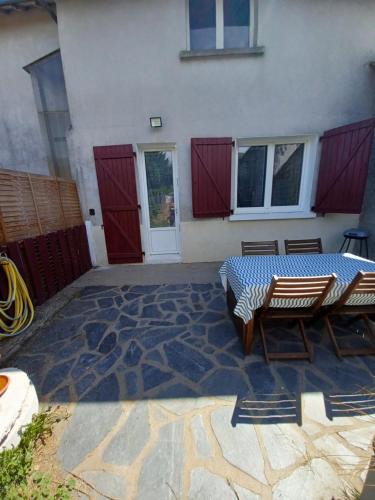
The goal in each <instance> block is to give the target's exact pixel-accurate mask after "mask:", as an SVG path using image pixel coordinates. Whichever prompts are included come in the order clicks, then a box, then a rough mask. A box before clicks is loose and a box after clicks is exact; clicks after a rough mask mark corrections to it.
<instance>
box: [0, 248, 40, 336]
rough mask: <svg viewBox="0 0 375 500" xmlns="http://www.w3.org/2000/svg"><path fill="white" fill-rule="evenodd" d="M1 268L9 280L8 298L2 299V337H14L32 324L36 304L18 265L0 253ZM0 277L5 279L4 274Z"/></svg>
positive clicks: (0, 311) (0, 302)
mask: <svg viewBox="0 0 375 500" xmlns="http://www.w3.org/2000/svg"><path fill="white" fill-rule="evenodd" d="M0 268H1V269H2V270H3V271H4V275H5V279H6V280H7V281H8V296H7V298H6V300H4V301H2V300H0V338H5V337H14V336H15V335H19V334H20V333H22V332H23V331H24V330H26V328H28V327H29V326H30V324H31V322H32V320H33V319H34V306H33V303H32V302H31V299H30V295H29V292H28V290H27V287H26V284H25V282H24V280H23V278H22V276H21V275H20V273H19V271H18V269H17V266H16V265H15V263H14V262H13V261H12V260H11V259H9V258H8V257H7V256H6V255H4V254H0ZM0 279H3V274H1V275H0ZM12 306H13V309H12Z"/></svg>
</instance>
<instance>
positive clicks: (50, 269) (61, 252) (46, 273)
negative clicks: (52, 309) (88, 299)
mask: <svg viewBox="0 0 375 500" xmlns="http://www.w3.org/2000/svg"><path fill="white" fill-rule="evenodd" d="M4 248H5V251H6V253H7V255H8V256H9V257H10V258H11V259H12V260H13V261H14V262H15V264H16V265H17V267H18V270H19V271H20V273H21V275H22V277H23V278H24V280H25V282H26V285H27V287H28V290H29V293H30V296H31V298H32V300H33V302H34V303H35V304H36V305H40V304H43V302H45V301H46V300H47V299H49V298H50V297H52V296H53V295H55V294H56V293H57V292H58V291H59V290H61V289H62V288H64V286H66V285H68V284H69V283H71V282H72V281H73V280H74V279H76V278H78V277H79V276H81V275H82V274H84V273H85V272H86V271H88V270H89V269H90V268H91V259H90V253H89V250H88V243H87V234H86V228H85V226H84V225H82V226H76V227H74V228H70V229H67V230H61V231H58V232H53V233H49V234H46V235H42V236H37V237H35V238H28V239H26V240H21V241H16V242H12V243H9V244H8V245H7V246H6V247H4ZM1 292H2V295H4V290H2V291H1Z"/></svg>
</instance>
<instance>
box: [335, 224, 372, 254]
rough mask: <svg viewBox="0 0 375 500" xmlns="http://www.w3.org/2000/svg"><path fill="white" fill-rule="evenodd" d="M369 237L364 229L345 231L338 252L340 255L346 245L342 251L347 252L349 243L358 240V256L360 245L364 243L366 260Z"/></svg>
mask: <svg viewBox="0 0 375 500" xmlns="http://www.w3.org/2000/svg"><path fill="white" fill-rule="evenodd" d="M369 236H370V233H369V232H368V231H366V230H365V229H347V230H346V231H344V238H345V239H344V241H343V243H342V245H341V248H340V250H339V252H340V253H341V252H342V251H343V249H344V247H345V244H346V249H345V250H344V251H345V252H347V251H348V250H349V247H350V243H351V242H352V240H358V241H359V255H360V256H362V243H363V241H364V242H365V247H366V259H368V242H367V240H368V238H369Z"/></svg>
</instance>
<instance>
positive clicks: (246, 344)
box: [242, 312, 255, 354]
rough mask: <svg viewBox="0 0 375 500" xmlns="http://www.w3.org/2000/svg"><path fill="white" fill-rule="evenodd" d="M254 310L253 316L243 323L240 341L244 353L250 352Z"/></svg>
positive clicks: (252, 338) (252, 337)
mask: <svg viewBox="0 0 375 500" xmlns="http://www.w3.org/2000/svg"><path fill="white" fill-rule="evenodd" d="M254 323H255V321H254V312H253V318H252V319H251V320H250V321H249V322H248V323H244V324H243V335H242V343H243V348H244V351H245V354H251V351H252V347H253V340H254Z"/></svg>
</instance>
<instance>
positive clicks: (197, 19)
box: [189, 0, 216, 50]
mask: <svg viewBox="0 0 375 500" xmlns="http://www.w3.org/2000/svg"><path fill="white" fill-rule="evenodd" d="M189 21H190V49H191V50H200V49H215V48H216V1H215V0H189Z"/></svg>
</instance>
